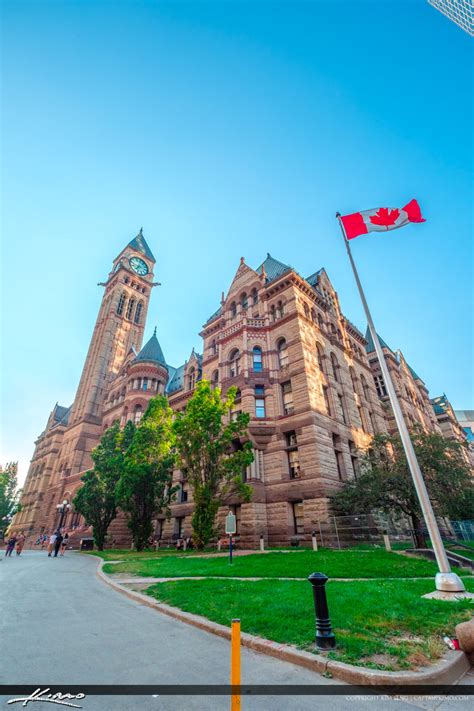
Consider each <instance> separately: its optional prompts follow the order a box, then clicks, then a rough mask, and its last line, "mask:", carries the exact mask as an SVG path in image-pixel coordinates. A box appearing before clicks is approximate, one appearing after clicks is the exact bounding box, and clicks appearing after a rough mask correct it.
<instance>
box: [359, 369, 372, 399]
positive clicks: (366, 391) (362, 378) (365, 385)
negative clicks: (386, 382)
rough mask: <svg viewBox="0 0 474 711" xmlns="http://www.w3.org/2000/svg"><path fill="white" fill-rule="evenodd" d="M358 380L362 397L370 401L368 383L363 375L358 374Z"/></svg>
mask: <svg viewBox="0 0 474 711" xmlns="http://www.w3.org/2000/svg"><path fill="white" fill-rule="evenodd" d="M360 382H361V383H362V389H363V391H364V397H365V399H366V400H367V402H370V388H369V385H368V383H367V380H366V379H365V377H364V375H361V376H360Z"/></svg>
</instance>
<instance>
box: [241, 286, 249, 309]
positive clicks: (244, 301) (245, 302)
mask: <svg viewBox="0 0 474 711" xmlns="http://www.w3.org/2000/svg"><path fill="white" fill-rule="evenodd" d="M240 305H241V306H242V310H243V311H246V310H247V309H248V306H249V300H248V296H247V293H246V292H245V291H244V293H243V294H242V296H241V297H240Z"/></svg>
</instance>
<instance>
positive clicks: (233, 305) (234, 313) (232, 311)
mask: <svg viewBox="0 0 474 711" xmlns="http://www.w3.org/2000/svg"><path fill="white" fill-rule="evenodd" d="M236 316H237V304H236V303H235V301H233V302H232V303H231V305H230V317H231V318H235V317H236Z"/></svg>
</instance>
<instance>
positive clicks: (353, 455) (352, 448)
mask: <svg viewBox="0 0 474 711" xmlns="http://www.w3.org/2000/svg"><path fill="white" fill-rule="evenodd" d="M349 452H350V454H351V465H352V471H353V472H354V478H355V479H357V476H358V474H359V457H358V456H357V448H356V446H355V444H354V442H352V441H351V440H349Z"/></svg>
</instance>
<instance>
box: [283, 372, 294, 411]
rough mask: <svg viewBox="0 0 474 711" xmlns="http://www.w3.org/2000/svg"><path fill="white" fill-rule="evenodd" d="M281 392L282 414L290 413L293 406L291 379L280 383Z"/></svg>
mask: <svg viewBox="0 0 474 711" xmlns="http://www.w3.org/2000/svg"><path fill="white" fill-rule="evenodd" d="M281 393H282V398H283V414H284V415H290V414H291V413H292V412H293V410H294V408H293V391H292V389H291V380H287V382H286V383H282V384H281Z"/></svg>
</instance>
